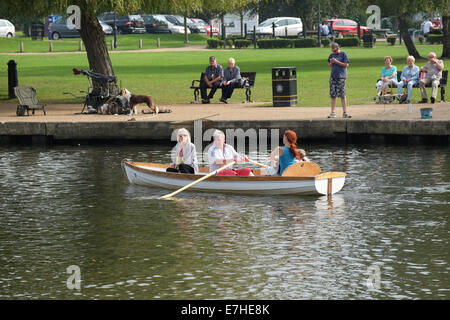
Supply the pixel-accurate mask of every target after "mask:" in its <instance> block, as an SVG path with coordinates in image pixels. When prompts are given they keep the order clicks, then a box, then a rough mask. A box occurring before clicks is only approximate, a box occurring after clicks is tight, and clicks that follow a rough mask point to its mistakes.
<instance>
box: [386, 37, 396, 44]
mask: <svg viewBox="0 0 450 320" xmlns="http://www.w3.org/2000/svg"><path fill="white" fill-rule="evenodd" d="M386 41H387V42H388V43H390V45H391V46H393V45H395V41H397V35H393V36H388V37H387V38H386Z"/></svg>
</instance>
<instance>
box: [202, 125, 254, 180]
mask: <svg viewBox="0 0 450 320" xmlns="http://www.w3.org/2000/svg"><path fill="white" fill-rule="evenodd" d="M213 137H214V144H213V145H212V146H211V148H209V150H208V159H209V171H210V172H213V171H215V170H217V169H219V168H221V167H223V166H224V165H226V164H227V163H230V162H232V161H236V163H239V162H241V163H242V162H246V161H248V158H247V156H245V155H244V156H240V155H239V154H238V153H237V152H236V150H234V148H233V147H232V146H230V145H229V144H226V143H225V134H224V133H223V132H222V131H220V130H216V131H214V133H213ZM218 175H223V176H250V175H253V173H252V170H251V169H249V168H242V169H225V170H222V171H221V172H219V173H218Z"/></svg>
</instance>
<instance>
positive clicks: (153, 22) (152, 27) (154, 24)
mask: <svg viewBox="0 0 450 320" xmlns="http://www.w3.org/2000/svg"><path fill="white" fill-rule="evenodd" d="M141 16H142V19H144V22H145V29H146V30H147V32H148V33H170V30H169V25H168V23H167V22H166V21H163V20H162V19H159V18H158V17H157V16H155V15H152V14H142V15H141Z"/></svg>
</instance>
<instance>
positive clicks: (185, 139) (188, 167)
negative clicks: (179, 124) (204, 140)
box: [166, 128, 198, 173]
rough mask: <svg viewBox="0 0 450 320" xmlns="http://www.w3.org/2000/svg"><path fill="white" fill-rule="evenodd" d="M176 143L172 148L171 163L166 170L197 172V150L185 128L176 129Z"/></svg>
mask: <svg viewBox="0 0 450 320" xmlns="http://www.w3.org/2000/svg"><path fill="white" fill-rule="evenodd" d="M177 141H178V143H177V145H176V146H175V148H173V149H172V164H171V165H170V167H169V168H167V170H166V171H167V172H179V173H198V162H197V151H196V150H195V145H194V144H193V143H191V135H190V133H189V131H187V130H186V129H185V128H181V129H178V130H177Z"/></svg>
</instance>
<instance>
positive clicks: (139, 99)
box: [120, 88, 159, 115]
mask: <svg viewBox="0 0 450 320" xmlns="http://www.w3.org/2000/svg"><path fill="white" fill-rule="evenodd" d="M120 95H121V96H125V97H126V98H127V99H128V101H129V102H130V115H132V114H133V112H134V114H137V110H136V106H137V105H138V104H141V103H143V104H146V105H147V107H149V108H150V110H151V112H152V113H158V112H159V109H158V107H157V106H155V102H154V101H153V98H152V97H150V96H144V95H138V94H131V93H130V91H128V90H127V89H125V88H123V89H122V90H120Z"/></svg>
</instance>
